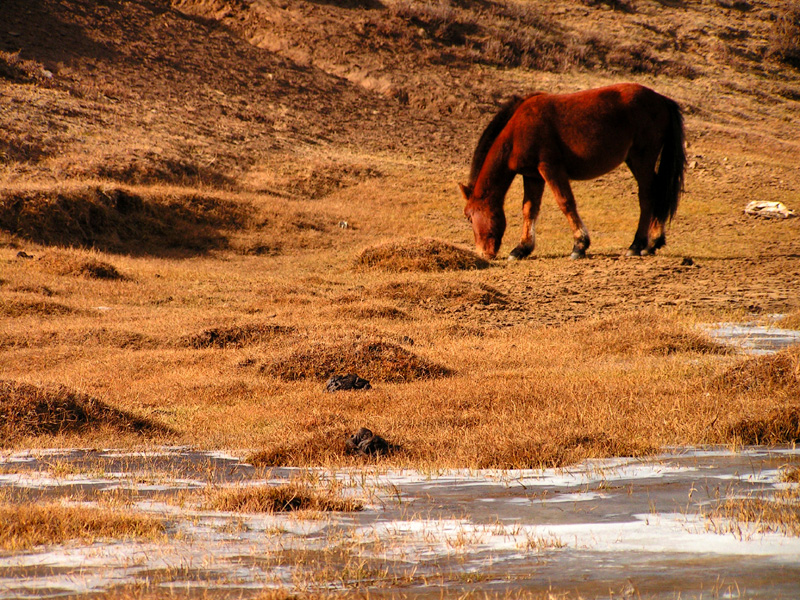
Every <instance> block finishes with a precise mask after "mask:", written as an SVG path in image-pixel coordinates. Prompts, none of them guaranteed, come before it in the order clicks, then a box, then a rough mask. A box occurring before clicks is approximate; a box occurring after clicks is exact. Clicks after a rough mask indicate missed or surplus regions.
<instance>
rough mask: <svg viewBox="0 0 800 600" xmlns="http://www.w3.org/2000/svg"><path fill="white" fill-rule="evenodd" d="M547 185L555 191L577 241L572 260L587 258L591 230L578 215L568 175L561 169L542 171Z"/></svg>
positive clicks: (573, 247) (574, 245)
mask: <svg viewBox="0 0 800 600" xmlns="http://www.w3.org/2000/svg"><path fill="white" fill-rule="evenodd" d="M542 176H543V177H544V179H545V181H546V182H547V185H549V186H550V189H551V190H552V191H553V195H554V196H555V197H556V202H558V206H559V208H561V212H563V213H564V216H565V217H567V222H568V223H569V226H570V228H572V237H573V239H574V240H575V242H574V244H573V245H572V253H571V254H570V258H572V259H578V258H586V250H588V248H589V244H590V243H591V240H590V239H589V230H588V229H586V225H584V224H583V221H582V220H581V217H580V215H578V208H577V206H576V204H575V196H573V195H572V188H571V187H570V185H569V178H568V177H567V175H566V173H564V172H563V170H560V169H545V170H542Z"/></svg>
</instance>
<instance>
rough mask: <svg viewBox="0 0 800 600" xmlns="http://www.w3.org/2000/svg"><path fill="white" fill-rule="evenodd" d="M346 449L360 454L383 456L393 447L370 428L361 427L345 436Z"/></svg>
mask: <svg viewBox="0 0 800 600" xmlns="http://www.w3.org/2000/svg"><path fill="white" fill-rule="evenodd" d="M346 445H347V451H348V452H349V453H350V454H360V455H361V456H384V455H386V454H389V452H390V451H392V450H393V449H394V446H392V445H391V444H390V443H389V442H387V441H386V440H385V439H383V438H382V437H381V436H379V435H375V434H374V433H372V431H371V430H370V429H367V428H366V427H362V428H361V429H359V430H358V431H357V432H355V433H354V434H353V435H351V436H350V437H349V438H347V442H346Z"/></svg>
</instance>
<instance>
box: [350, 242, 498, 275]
mask: <svg viewBox="0 0 800 600" xmlns="http://www.w3.org/2000/svg"><path fill="white" fill-rule="evenodd" d="M356 265H357V266H358V267H360V268H366V269H376V268H377V269H385V270H387V271H398V272H402V271H417V272H420V271H421V272H429V271H464V270H471V269H485V268H486V267H488V266H489V263H488V262H487V261H485V260H484V259H482V258H481V257H480V256H478V255H477V254H475V253H474V252H472V251H471V250H465V249H463V248H459V247H458V246H455V245H453V244H450V243H448V242H444V241H441V240H435V239H420V238H411V239H408V240H400V241H393V242H387V243H383V244H379V245H377V246H372V247H370V248H367V249H365V250H364V251H363V252H362V253H361V255H360V256H359V257H358V260H357V261H356Z"/></svg>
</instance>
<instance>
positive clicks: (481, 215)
mask: <svg viewBox="0 0 800 600" xmlns="http://www.w3.org/2000/svg"><path fill="white" fill-rule="evenodd" d="M458 186H459V187H460V188H461V193H462V194H463V195H464V199H465V200H466V201H467V204H466V206H465V207H464V216H465V217H467V220H468V221H469V222H470V223H471V224H472V232H473V233H474V234H475V245H476V246H477V247H478V251H479V252H481V253H482V254H483V255H484V256H486V258H489V259H492V258H494V257H495V256H497V251H498V250H500V243H501V242H502V241H503V234H504V233H505V231H506V215H505V213H504V212H503V208H502V205H501V207H500V210H499V211H498V210H495V209H493V208H492V206H491V205H490V204H489V203H488V202H486V201H483V200H479V199H475V198H473V192H474V189H473V188H472V186H470V185H463V184H461V183H459V184H458Z"/></svg>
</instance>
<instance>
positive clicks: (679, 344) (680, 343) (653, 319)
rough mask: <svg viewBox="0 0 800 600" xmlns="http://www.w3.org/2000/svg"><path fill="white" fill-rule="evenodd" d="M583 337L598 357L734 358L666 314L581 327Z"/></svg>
mask: <svg viewBox="0 0 800 600" xmlns="http://www.w3.org/2000/svg"><path fill="white" fill-rule="evenodd" d="M578 329H579V330H582V331H581V333H580V334H579V335H581V337H582V338H583V339H584V344H585V346H586V347H587V349H589V350H590V351H592V350H593V351H596V352H597V353H598V354H609V353H613V354H620V355H624V354H632V353H636V354H642V355H655V356H665V355H672V354H680V353H696V354H721V355H727V354H731V353H732V350H731V349H730V347H728V346H725V345H724V344H721V343H719V342H716V341H714V340H712V339H711V338H710V337H709V336H708V335H707V334H705V333H704V332H702V331H698V330H696V329H693V328H691V327H690V326H689V325H687V324H685V323H681V322H680V321H678V320H677V319H676V318H674V317H671V316H670V315H669V314H667V313H664V312H658V311H655V310H643V311H637V312H634V313H629V314H625V315H616V316H612V317H606V318H601V319H597V320H593V321H589V322H588V323H586V324H585V325H579V326H578Z"/></svg>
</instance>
